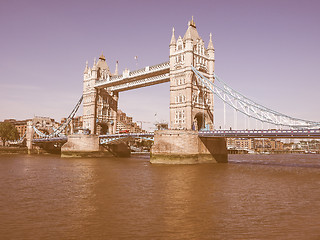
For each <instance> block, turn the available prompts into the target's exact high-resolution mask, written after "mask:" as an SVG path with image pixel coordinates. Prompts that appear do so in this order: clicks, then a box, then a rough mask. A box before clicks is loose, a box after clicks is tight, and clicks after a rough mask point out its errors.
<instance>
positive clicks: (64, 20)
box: [0, 0, 320, 125]
mask: <svg viewBox="0 0 320 240" xmlns="http://www.w3.org/2000/svg"><path fill="white" fill-rule="evenodd" d="M319 12H320V1H317V0H301V1H296V0H266V1H264V0H221V1H214V0H212V1H202V0H199V1H172V0H171V1H102V0H101V1H88V0H86V1H66V0H64V1H28V0H25V1H15V0H1V5H0V30H1V38H0V43H1V44H0V121H2V120H4V119H7V118H16V119H18V120H22V119H26V118H32V117H33V116H34V115H37V116H49V117H52V118H55V119H56V120H57V121H60V120H61V118H62V117H66V116H67V115H68V114H69V113H70V111H71V110H72V108H73V106H74V105H75V104H76V102H77V101H78V99H79V98H80V96H81V94H82V80H83V70H84V67H85V62H86V60H88V61H89V65H90V66H92V64H93V59H94V58H95V57H96V58H98V57H99V55H100V54H101V52H102V51H103V53H104V55H105V56H106V58H107V63H108V65H109V67H110V69H111V71H112V72H113V71H114V67H115V62H116V61H117V60H118V61H119V64H120V65H119V67H120V72H122V70H124V68H126V67H127V68H129V69H130V70H134V69H136V68H142V67H145V66H147V65H154V64H158V63H162V62H165V61H168V58H169V42H170V39H171V33H172V27H175V30H176V37H178V36H179V35H181V36H183V35H184V33H185V31H186V29H187V22H188V21H189V20H190V19H191V16H192V15H193V16H194V21H195V23H196V26H197V30H198V32H199V35H200V36H201V37H202V38H203V39H204V41H205V44H206V45H207V44H208V40H209V34H210V32H211V33H212V34H213V44H214V47H215V50H216V52H215V53H216V65H215V72H216V74H218V75H219V76H220V77H221V78H222V79H223V80H224V81H225V82H227V83H228V84H229V85H230V86H232V87H233V88H234V89H236V90H238V91H239V92H241V93H243V94H244V95H246V96H247V97H249V98H252V99H253V100H255V101H256V102H259V103H261V104H263V105H265V106H267V107H269V108H272V109H274V110H277V111H279V112H282V113H285V114H288V115H290V116H293V117H298V118H303V119H308V120H314V121H320V111H319V110H320V107H319V103H320V101H319V89H320V81H319V80H320V72H319V65H320V64H319V63H320V61H319V56H320V44H319V43H320V27H319V23H320V14H319ZM134 56H138V66H137V64H136V62H135V60H134ZM119 106H120V109H121V110H123V111H124V112H126V113H127V114H128V115H129V116H132V117H133V119H134V120H135V121H146V122H154V121H156V120H157V121H160V120H167V121H168V120H169V84H168V83H165V84H160V85H156V86H153V87H146V88H142V89H138V90H131V91H128V92H124V93H120V100H119ZM221 106H222V105H221V103H219V101H218V100H216V107H215V118H216V125H221V121H222V120H221V119H222V115H223V112H222V107H221ZM156 113H157V115H156V116H155V114H156ZM232 116H233V112H232V111H230V113H228V119H227V122H228V124H229V125H232V121H233V120H232ZM238 119H241V117H238ZM146 125H148V124H147V123H146Z"/></svg>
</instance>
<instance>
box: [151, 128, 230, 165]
mask: <svg viewBox="0 0 320 240" xmlns="http://www.w3.org/2000/svg"><path fill="white" fill-rule="evenodd" d="M150 162H151V163H159V164H197V163H226V162H228V153H227V147H226V141H225V138H200V137H199V136H198V132H197V131H192V130H161V131H156V132H155V134H154V145H153V147H152V149H151V154H150Z"/></svg>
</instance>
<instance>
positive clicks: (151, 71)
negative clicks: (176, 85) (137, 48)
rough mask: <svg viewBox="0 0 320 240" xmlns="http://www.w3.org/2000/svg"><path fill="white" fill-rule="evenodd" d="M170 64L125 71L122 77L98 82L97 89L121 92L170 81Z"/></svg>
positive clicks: (165, 63)
mask: <svg viewBox="0 0 320 240" xmlns="http://www.w3.org/2000/svg"><path fill="white" fill-rule="evenodd" d="M169 72H170V64H169V62H164V63H160V64H157V65H154V66H147V67H145V68H142V69H139V70H135V71H132V72H130V71H129V70H125V71H124V72H123V74H122V75H118V76H113V77H108V78H107V79H103V80H100V81H98V82H97V83H96V84H95V88H108V89H109V90H110V91H115V92H121V91H127V90H131V89H135V88H140V87H146V86H151V85H155V84H159V83H164V82H169V81H170V76H169Z"/></svg>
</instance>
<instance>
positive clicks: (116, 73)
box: [114, 61, 119, 76]
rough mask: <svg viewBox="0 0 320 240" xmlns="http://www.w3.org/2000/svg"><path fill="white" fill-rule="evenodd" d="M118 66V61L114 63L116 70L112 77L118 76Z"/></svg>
mask: <svg viewBox="0 0 320 240" xmlns="http://www.w3.org/2000/svg"><path fill="white" fill-rule="evenodd" d="M118 65H119V61H117V62H116V70H114V75H116V76H117V75H119V72H118Z"/></svg>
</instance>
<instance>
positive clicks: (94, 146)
mask: <svg viewBox="0 0 320 240" xmlns="http://www.w3.org/2000/svg"><path fill="white" fill-rule="evenodd" d="M130 153H131V152H130V149H129V147H128V146H127V145H126V144H125V143H118V144H111V145H108V146H106V147H104V146H102V145H100V144H99V136H98V135H85V134H74V135H69V136H68V141H67V142H66V143H65V144H64V145H63V146H62V147H61V156H62V157H114V156H115V157H130Z"/></svg>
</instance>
